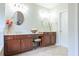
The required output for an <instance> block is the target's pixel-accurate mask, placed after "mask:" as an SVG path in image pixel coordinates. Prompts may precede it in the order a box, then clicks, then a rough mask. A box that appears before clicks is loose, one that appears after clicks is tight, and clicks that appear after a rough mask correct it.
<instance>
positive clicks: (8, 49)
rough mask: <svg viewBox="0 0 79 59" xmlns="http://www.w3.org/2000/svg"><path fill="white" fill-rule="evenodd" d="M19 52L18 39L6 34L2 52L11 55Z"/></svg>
mask: <svg viewBox="0 0 79 59" xmlns="http://www.w3.org/2000/svg"><path fill="white" fill-rule="evenodd" d="M19 52H20V40H18V39H17V40H15V39H14V37H13V36H7V37H5V40H4V54H5V55H13V54H17V53H19Z"/></svg>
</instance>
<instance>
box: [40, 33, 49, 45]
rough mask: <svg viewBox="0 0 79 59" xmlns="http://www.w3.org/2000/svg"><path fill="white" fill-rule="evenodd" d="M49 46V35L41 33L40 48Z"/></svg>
mask: <svg viewBox="0 0 79 59" xmlns="http://www.w3.org/2000/svg"><path fill="white" fill-rule="evenodd" d="M49 44H50V35H49V33H47V32H46V33H45V32H44V33H43V36H42V41H41V46H48V45H49Z"/></svg>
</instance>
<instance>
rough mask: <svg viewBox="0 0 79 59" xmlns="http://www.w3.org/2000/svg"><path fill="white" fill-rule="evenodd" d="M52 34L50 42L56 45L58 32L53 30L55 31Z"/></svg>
mask: <svg viewBox="0 0 79 59" xmlns="http://www.w3.org/2000/svg"><path fill="white" fill-rule="evenodd" d="M50 36H51V41H50V42H51V44H52V45H54V44H55V43H56V32H53V33H52V32H51V33H50Z"/></svg>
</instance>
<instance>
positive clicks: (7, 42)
mask: <svg viewBox="0 0 79 59" xmlns="http://www.w3.org/2000/svg"><path fill="white" fill-rule="evenodd" d="M34 36H38V38H40V39H41V42H40V46H41V47H45V46H49V45H55V43H56V32H43V34H35V35H34V34H28V35H5V36H4V55H6V56H9V55H15V54H18V53H21V52H24V51H28V50H31V49H33V37H34Z"/></svg>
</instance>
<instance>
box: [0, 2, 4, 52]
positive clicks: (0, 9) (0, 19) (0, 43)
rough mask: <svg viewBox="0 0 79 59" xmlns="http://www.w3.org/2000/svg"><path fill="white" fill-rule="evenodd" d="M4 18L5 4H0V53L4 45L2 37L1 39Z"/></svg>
mask: <svg viewBox="0 0 79 59" xmlns="http://www.w3.org/2000/svg"><path fill="white" fill-rule="evenodd" d="M4 16H5V4H3V3H1V4H0V52H1V50H2V48H3V45H4V37H3V34H4V33H3V30H4Z"/></svg>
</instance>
